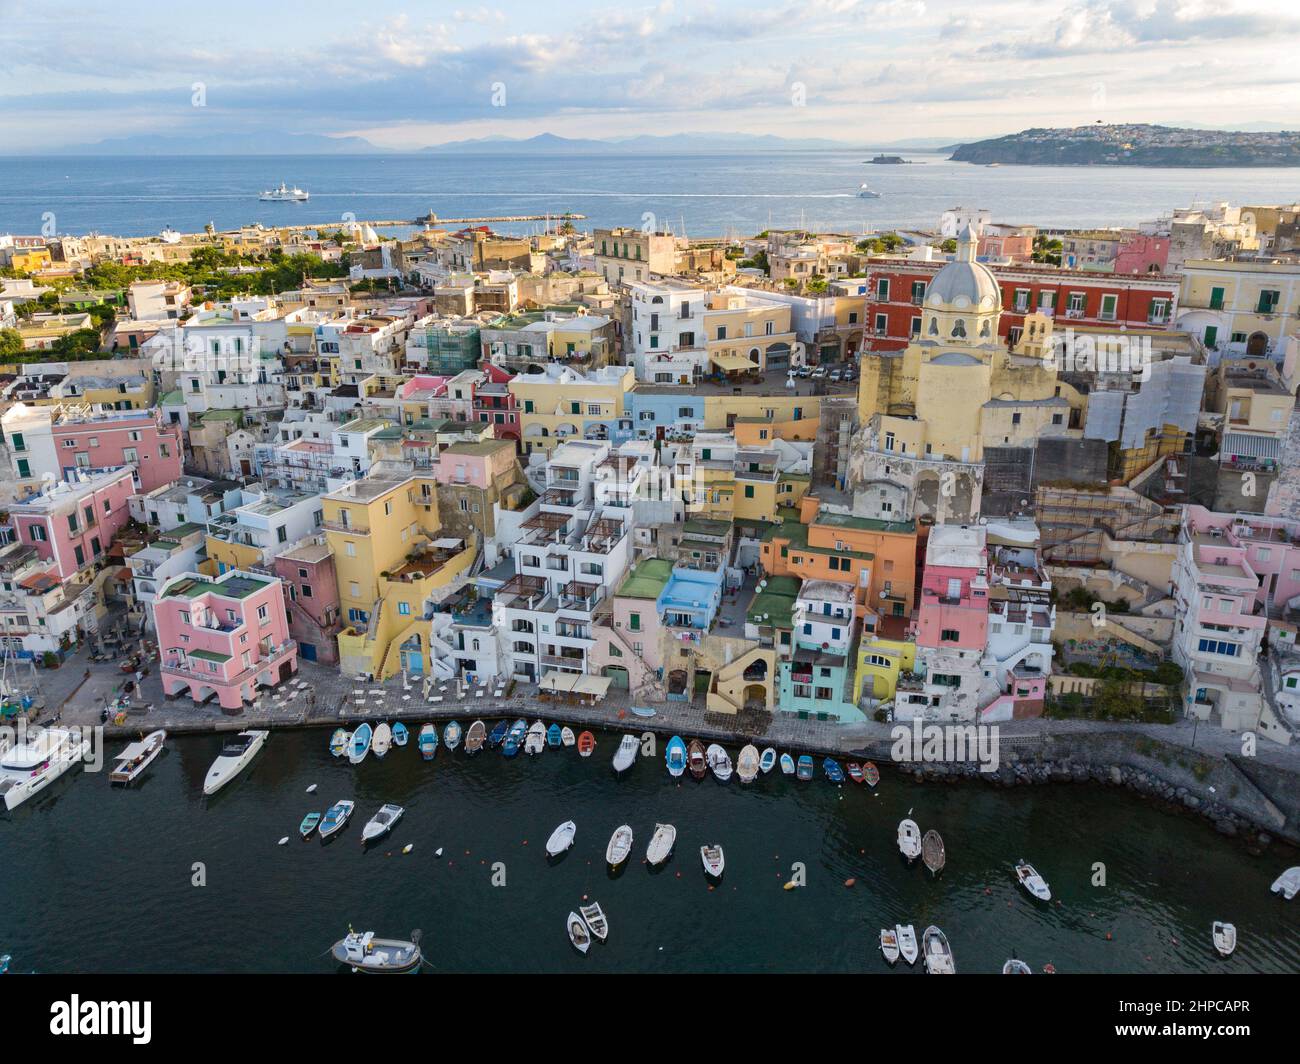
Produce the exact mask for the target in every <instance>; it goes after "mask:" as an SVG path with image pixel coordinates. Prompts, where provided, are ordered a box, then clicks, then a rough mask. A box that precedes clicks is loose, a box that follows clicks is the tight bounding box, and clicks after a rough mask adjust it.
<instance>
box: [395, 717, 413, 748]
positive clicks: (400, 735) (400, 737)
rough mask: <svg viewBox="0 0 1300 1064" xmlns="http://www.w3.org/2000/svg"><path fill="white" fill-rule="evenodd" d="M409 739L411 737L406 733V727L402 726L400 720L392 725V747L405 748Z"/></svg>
mask: <svg viewBox="0 0 1300 1064" xmlns="http://www.w3.org/2000/svg"><path fill="white" fill-rule="evenodd" d="M410 737H411V733H410V732H408V731H407V730H406V725H405V724H403V723H402V722H401V721H400V720H399V721H398V722H397V723H396V724H394V725H393V745H394V746H405V745H406V742H407V740H408V739H409V738H410Z"/></svg>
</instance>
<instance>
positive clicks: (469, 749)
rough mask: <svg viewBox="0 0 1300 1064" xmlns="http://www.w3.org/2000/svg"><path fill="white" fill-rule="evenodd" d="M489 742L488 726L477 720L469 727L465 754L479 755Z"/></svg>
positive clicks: (466, 734)
mask: <svg viewBox="0 0 1300 1064" xmlns="http://www.w3.org/2000/svg"><path fill="white" fill-rule="evenodd" d="M486 742H487V725H486V724H484V723H483V722H482V721H481V720H476V721H475V722H474V723H473V724H471V725H470V726H469V731H467V732H466V733H465V753H467V754H477V753H478V752H479V751H480V750H482V749H483V744H484V743H486Z"/></svg>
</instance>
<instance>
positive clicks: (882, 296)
mask: <svg viewBox="0 0 1300 1064" xmlns="http://www.w3.org/2000/svg"><path fill="white" fill-rule="evenodd" d="M913 290H915V288H914V289H913ZM876 298H877V299H878V300H880V301H881V302H888V301H889V278H888V277H881V278H879V279H878V280H877V281H876Z"/></svg>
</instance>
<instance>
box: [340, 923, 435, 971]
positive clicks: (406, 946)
mask: <svg viewBox="0 0 1300 1064" xmlns="http://www.w3.org/2000/svg"><path fill="white" fill-rule="evenodd" d="M330 954H331V956H333V958H334V959H335V960H336V961H338V962H339V964H346V965H347V966H348V967H350V968H351V969H352V970H353V971H354V972H373V973H376V974H379V973H385V974H389V975H401V974H404V973H406V972H413V971H415V970H416V969H417V968H419V967H420V960H421V956H420V946H419V944H418V943H417V942H407V941H404V940H402V939H398V938H375V933H374V932H373V931H352V930H351V929H349V931H348V933H347V936H346V937H345V938H342V939H340V940H339V941H338V942H335V943H334V945H333V947H332V948H331V949H330Z"/></svg>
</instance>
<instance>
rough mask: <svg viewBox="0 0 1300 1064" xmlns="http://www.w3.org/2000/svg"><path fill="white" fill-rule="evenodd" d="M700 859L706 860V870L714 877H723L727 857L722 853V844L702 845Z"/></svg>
mask: <svg viewBox="0 0 1300 1064" xmlns="http://www.w3.org/2000/svg"><path fill="white" fill-rule="evenodd" d="M700 860H701V861H703V862H704V871H705V872H707V873H708V874H709V875H711V876H712V877H713V878H714V879H721V878H722V873H723V872H724V871H725V870H726V867H727V859H726V857H725V856H724V855H723V853H722V847H721V846H701V847H700Z"/></svg>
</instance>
